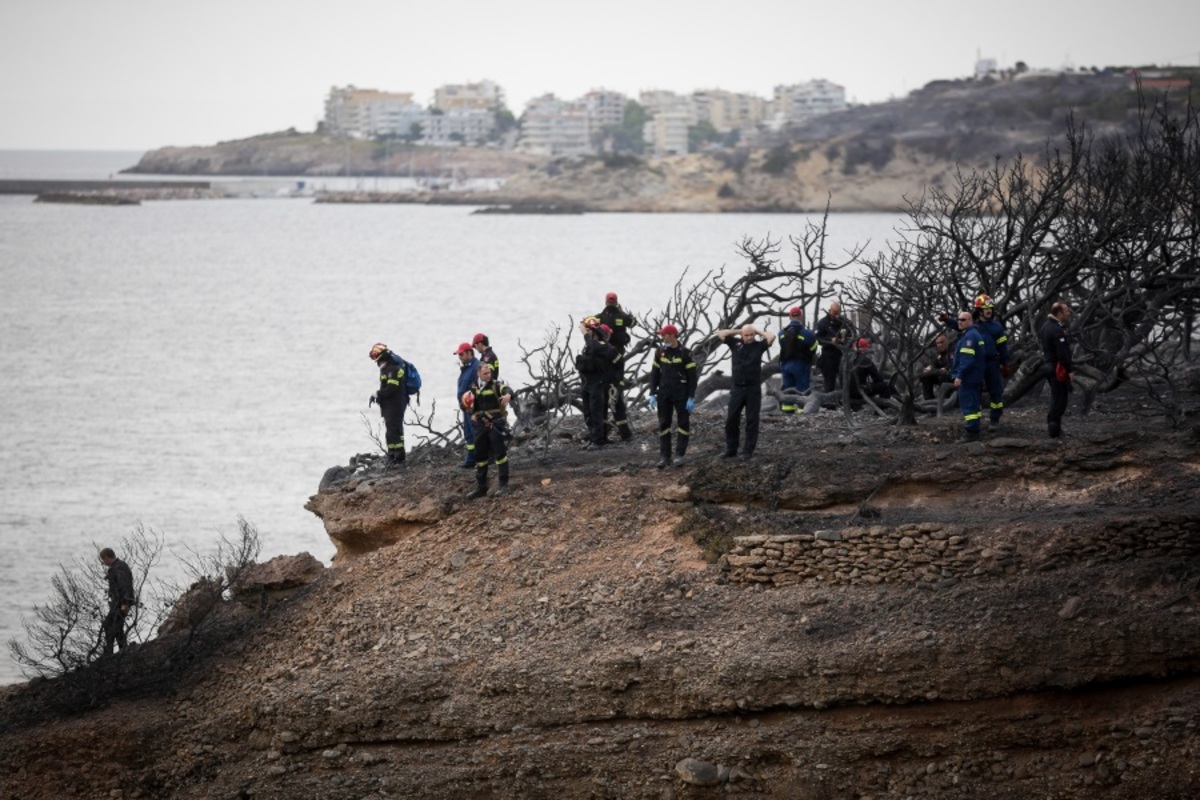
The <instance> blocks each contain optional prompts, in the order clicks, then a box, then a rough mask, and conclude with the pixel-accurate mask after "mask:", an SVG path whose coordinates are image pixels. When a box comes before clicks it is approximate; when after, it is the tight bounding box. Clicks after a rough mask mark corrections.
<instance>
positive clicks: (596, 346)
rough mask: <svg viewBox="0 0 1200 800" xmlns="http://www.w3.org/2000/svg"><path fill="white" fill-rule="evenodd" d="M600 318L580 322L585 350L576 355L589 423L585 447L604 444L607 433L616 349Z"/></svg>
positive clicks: (585, 414)
mask: <svg viewBox="0 0 1200 800" xmlns="http://www.w3.org/2000/svg"><path fill="white" fill-rule="evenodd" d="M600 325H601V323H600V320H599V319H598V318H597V317H585V318H584V319H583V320H582V321H581V322H580V323H579V332H580V333H582V334H583V350H582V351H581V352H580V353H579V355H577V356H576V357H575V368H576V369H577V370H578V371H579V381H580V392H581V398H580V399H581V400H582V403H583V421H584V423H585V424H586V425H587V429H588V440H587V444H585V445H584V447H585V449H588V450H591V449H593V448H597V447H603V446H604V444H605V442H606V441H607V439H606V436H605V419H604V401H605V399H606V397H607V394H608V378H609V377H610V376H611V374H612V372H611V370H612V367H613V363H614V361H615V359H616V355H617V354H616V350H614V349H613V347H612V345H610V344H609V343H608V341H607V340H606V339H605V338H604V332H603V331H602V330H601V328H600Z"/></svg>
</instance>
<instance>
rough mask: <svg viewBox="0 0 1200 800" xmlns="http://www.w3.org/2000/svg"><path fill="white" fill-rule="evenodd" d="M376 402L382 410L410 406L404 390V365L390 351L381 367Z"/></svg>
mask: <svg viewBox="0 0 1200 800" xmlns="http://www.w3.org/2000/svg"><path fill="white" fill-rule="evenodd" d="M375 401H376V402H378V403H379V408H380V410H383V409H384V408H404V407H405V406H406V405H407V404H408V397H407V392H406V391H405V389H404V365H403V364H401V363H400V361H399V359H397V358H396V356H395V354H393V353H392V352H391V351H390V350H389V351H388V353H387V357H386V358H384V359H383V363H382V364H380V365H379V391H378V392H376V393H375Z"/></svg>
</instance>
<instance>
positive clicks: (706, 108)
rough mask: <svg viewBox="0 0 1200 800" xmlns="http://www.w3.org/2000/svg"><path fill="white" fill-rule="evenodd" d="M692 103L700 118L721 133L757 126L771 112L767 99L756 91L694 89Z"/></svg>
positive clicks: (699, 119)
mask: <svg viewBox="0 0 1200 800" xmlns="http://www.w3.org/2000/svg"><path fill="white" fill-rule="evenodd" d="M692 102H693V107H694V108H695V109H696V117H697V118H698V121H705V122H708V123H709V124H710V125H712V126H713V129H715V130H716V131H718V132H720V133H729V132H730V131H733V130H745V129H748V128H753V127H755V126H756V125H758V123H760V122H762V121H763V120H764V119H765V118H766V115H767V101H766V100H764V99H763V98H761V97H758V96H756V95H752V94H741V93H738V92H727V91H724V90H723V89H703V90H700V91H696V92H692Z"/></svg>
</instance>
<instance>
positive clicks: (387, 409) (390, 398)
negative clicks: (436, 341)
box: [367, 342, 408, 468]
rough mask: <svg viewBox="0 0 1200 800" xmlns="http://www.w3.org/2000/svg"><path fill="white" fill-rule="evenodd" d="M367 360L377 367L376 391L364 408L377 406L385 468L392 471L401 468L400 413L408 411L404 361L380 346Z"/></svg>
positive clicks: (401, 438)
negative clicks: (384, 453)
mask: <svg viewBox="0 0 1200 800" xmlns="http://www.w3.org/2000/svg"><path fill="white" fill-rule="evenodd" d="M371 360H372V361H374V362H375V364H376V366H378V367H379V391H377V392H375V394H373V395H371V400H370V402H368V403H367V405H371V404H373V403H378V404H379V414H380V416H382V417H383V424H384V430H385V433H384V438H385V440H386V442H387V466H388V468H396V467H399V466H402V465H403V464H404V409H406V408H408V392H407V390H406V389H405V388H404V361H403V359H401V358H399V357H397V356H396V354H395V353H393V352H392V351H391V350H389V349H388V346H387V345H386V344H384V343H383V342H376V343H375V346H374V347H372V348H371Z"/></svg>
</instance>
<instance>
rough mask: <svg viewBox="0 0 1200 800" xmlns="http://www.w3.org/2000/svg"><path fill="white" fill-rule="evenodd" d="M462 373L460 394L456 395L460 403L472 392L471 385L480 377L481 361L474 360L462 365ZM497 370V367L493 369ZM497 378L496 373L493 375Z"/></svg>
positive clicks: (459, 385)
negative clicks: (463, 397) (465, 395)
mask: <svg viewBox="0 0 1200 800" xmlns="http://www.w3.org/2000/svg"><path fill="white" fill-rule="evenodd" d="M461 366H462V372H459V373H458V394H457V395H456V396H457V397H458V399H459V401H460V402H461V401H462V396H463V395H464V394H466V393H467V392H469V391H471V384H473V383H475V378H476V377H477V376H478V375H479V359H478V358H472V359H471V360H470V361H468V362H467V363H466V364H462V365H461ZM492 369H495V367H492ZM492 377H495V373H493V374H492Z"/></svg>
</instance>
